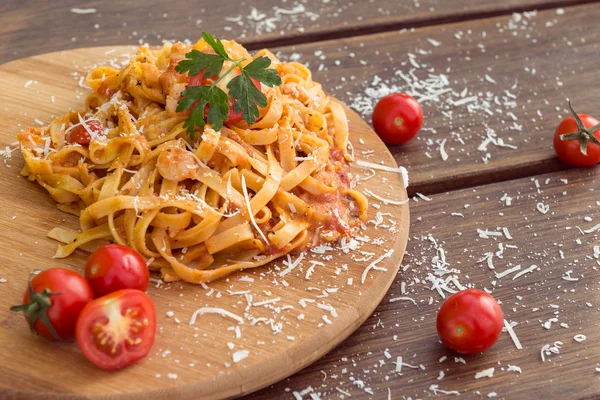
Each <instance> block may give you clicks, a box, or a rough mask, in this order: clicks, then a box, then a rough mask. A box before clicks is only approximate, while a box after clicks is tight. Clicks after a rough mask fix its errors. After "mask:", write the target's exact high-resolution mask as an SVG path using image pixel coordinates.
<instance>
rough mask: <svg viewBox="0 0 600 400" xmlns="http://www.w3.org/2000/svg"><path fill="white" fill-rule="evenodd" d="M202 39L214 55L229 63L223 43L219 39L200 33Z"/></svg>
mask: <svg viewBox="0 0 600 400" xmlns="http://www.w3.org/2000/svg"><path fill="white" fill-rule="evenodd" d="M202 39H204V41H205V42H206V43H208V45H209V46H210V47H212V49H213V50H214V51H215V53H217V54H218V55H220V56H221V57H223V59H225V60H230V61H231V58H229V55H228V54H227V52H226V51H225V47H224V46H223V42H221V41H220V40H219V39H215V38H214V37H213V36H212V35H211V34H210V33H206V32H202Z"/></svg>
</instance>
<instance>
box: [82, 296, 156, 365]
mask: <svg viewBox="0 0 600 400" xmlns="http://www.w3.org/2000/svg"><path fill="white" fill-rule="evenodd" d="M155 333H156V311H155V309H154V304H153V303H152V300H151V299H150V297H148V295H146V294H145V293H144V292H142V291H139V290H135V289H124V290H119V291H118V292H113V293H111V294H109V295H107V296H104V297H100V298H98V299H96V300H94V301H92V302H91V303H89V304H88V305H87V306H86V307H85V308H84V309H83V311H82V312H81V314H80V316H79V319H78V320H77V331H76V337H77V343H78V344H79V347H80V348H81V351H82V352H83V354H84V355H85V356H86V357H87V359H88V360H90V361H91V362H93V363H94V364H96V365H97V366H99V367H100V368H103V369H119V368H122V367H124V366H126V365H129V364H132V363H134V362H136V361H138V360H140V359H142V358H144V357H146V355H147V354H148V353H149V352H150V349H151V348H152V344H153V343H154V335H155Z"/></svg>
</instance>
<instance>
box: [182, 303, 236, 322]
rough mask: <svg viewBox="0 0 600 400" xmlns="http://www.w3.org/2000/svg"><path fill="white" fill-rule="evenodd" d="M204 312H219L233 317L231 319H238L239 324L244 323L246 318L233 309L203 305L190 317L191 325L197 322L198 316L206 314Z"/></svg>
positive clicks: (224, 315)
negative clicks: (236, 313)
mask: <svg viewBox="0 0 600 400" xmlns="http://www.w3.org/2000/svg"><path fill="white" fill-rule="evenodd" d="M204 314H218V315H221V316H223V317H228V318H231V319H233V320H235V321H237V322H238V323H239V324H243V323H244V319H243V318H242V317H240V316H238V315H235V314H234V313H232V312H231V311H227V310H225V309H223V308H219V307H202V308H199V309H197V310H196V311H194V314H192V318H191V319H190V325H194V323H195V322H196V318H198V316H199V315H204Z"/></svg>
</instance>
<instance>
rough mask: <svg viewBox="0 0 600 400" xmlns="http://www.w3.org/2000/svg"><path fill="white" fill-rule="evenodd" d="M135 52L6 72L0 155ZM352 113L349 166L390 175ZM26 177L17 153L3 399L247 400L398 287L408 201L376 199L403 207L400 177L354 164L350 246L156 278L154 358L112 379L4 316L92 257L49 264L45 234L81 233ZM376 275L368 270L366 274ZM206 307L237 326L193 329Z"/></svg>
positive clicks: (384, 156) (9, 196) (1, 363)
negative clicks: (364, 201)
mask: <svg viewBox="0 0 600 400" xmlns="http://www.w3.org/2000/svg"><path fill="white" fill-rule="evenodd" d="M134 53H135V49H133V48H131V47H115V48H112V47H97V48H88V49H79V50H72V51H64V52H57V53H51V54H44V55H40V56H36V57H31V58H27V59H23V60H17V61H13V62H11V63H8V64H5V65H2V66H0V91H1V92H2V97H1V98H0V146H1V147H0V149H4V148H5V146H11V143H13V145H12V146H11V148H16V146H15V145H14V142H15V140H16V139H15V135H16V134H17V133H18V132H19V131H20V130H21V129H23V128H25V127H27V126H36V125H38V124H47V123H48V122H50V120H51V118H52V116H56V115H62V114H63V113H65V112H66V111H68V110H70V109H78V108H82V106H83V102H84V100H85V97H86V95H87V94H88V93H89V89H88V88H85V87H84V84H83V78H82V77H83V76H85V74H86V72H87V71H88V70H89V69H90V68H91V67H92V66H93V65H96V64H106V63H111V64H112V65H119V66H121V65H122V63H124V62H126V61H127V60H128V59H129V58H130V56H131V55H132V54H134ZM346 111H347V113H348V118H349V123H350V127H351V141H352V143H353V144H354V149H355V154H356V158H357V159H360V160H363V161H368V162H372V163H377V164H385V165H387V166H392V167H395V166H396V164H395V162H394V159H393V158H392V156H391V155H390V153H389V152H388V150H387V148H386V147H385V145H384V144H383V143H382V142H381V141H380V140H379V138H378V137H377V136H376V135H375V133H373V131H372V130H371V129H370V128H369V126H368V125H367V124H366V123H365V122H364V121H362V120H361V118H360V117H359V116H358V115H357V114H355V113H354V112H352V111H351V110H349V109H347V110H346ZM22 166H23V159H22V156H21V153H20V151H19V150H18V149H17V150H15V151H13V152H12V155H11V156H10V157H5V158H2V157H0V238H1V239H2V250H1V251H0V343H2V350H1V352H0V353H1V354H2V356H0V398H2V399H6V398H10V399H29V400H32V399H52V398H61V399H63V398H78V399H79V398H111V399H113V398H114V399H149V398H177V399H194V400H195V399H216V398H231V397H236V396H240V395H242V394H246V393H250V392H252V391H255V390H257V389H260V388H262V387H265V386H267V385H269V384H271V383H274V382H276V381H278V380H281V379H283V378H285V377H287V376H289V375H291V374H293V373H294V372H296V371H298V370H299V369H301V368H303V367H305V366H306V365H308V364H310V363H312V362H313V361H315V360H317V359H318V358H319V357H321V356H323V355H324V354H325V353H327V352H328V351H330V350H331V349H332V348H334V347H335V346H336V345H338V344H339V343H340V342H342V341H343V340H344V339H345V338H346V337H348V336H349V335H350V334H351V333H352V332H353V331H354V330H355V329H356V328H358V327H359V326H360V325H361V324H362V323H363V322H364V321H365V319H366V318H367V317H368V316H369V314H371V312H372V311H373V310H374V309H375V307H376V306H377V305H378V304H379V302H380V301H381V299H382V298H383V296H384V295H385V293H386V291H387V290H388V288H389V287H390V285H391V284H392V282H393V280H394V278H395V277H396V274H397V272H398V268H399V265H400V263H401V261H402V257H403V255H404V250H405V248H406V243H407V238H408V228H409V211H408V204H403V205H394V204H384V202H383V201H381V200H378V199H376V198H375V197H373V194H374V195H375V196H380V197H382V198H386V199H390V200H394V201H396V202H397V201H402V200H406V199H407V194H406V190H405V189H404V186H403V183H402V179H401V176H400V174H398V173H397V172H388V171H381V170H378V171H376V173H375V171H374V170H371V169H369V168H364V167H359V166H357V165H356V164H353V165H352V172H353V173H354V174H358V175H359V176H360V177H361V178H362V179H363V180H361V181H360V182H359V185H358V190H361V191H362V192H364V193H366V194H368V197H369V201H370V202H371V204H372V206H371V207H370V212H369V219H370V220H371V221H370V222H369V223H368V224H367V229H365V230H364V231H363V232H362V233H361V236H360V237H358V238H357V240H353V241H349V242H346V244H345V246H346V247H345V250H341V249H337V248H336V249H325V250H324V252H321V253H322V254H318V253H315V252H312V251H309V252H306V254H305V256H304V258H303V260H302V261H301V262H300V264H298V266H296V267H295V268H294V269H293V270H292V271H287V269H288V265H285V264H284V262H283V261H284V260H278V261H277V262H275V263H272V264H270V265H267V266H265V267H262V268H257V269H255V270H252V271H242V272H240V273H237V274H234V275H231V276H230V277H229V278H226V279H223V280H220V281H218V282H214V283H210V284H208V285H206V286H204V287H202V286H196V285H190V284H185V283H172V284H160V283H156V280H154V284H153V285H152V286H151V288H150V289H149V290H148V292H149V294H150V296H151V297H152V299H153V300H154V303H155V305H156V311H157V324H158V330H157V334H156V341H155V343H154V347H153V348H152V351H151V353H150V355H149V356H148V357H147V358H145V359H144V360H142V361H140V362H139V363H137V364H135V365H133V366H130V367H128V368H125V369H123V370H121V371H112V372H107V371H103V370H101V369H99V368H97V367H95V366H94V365H92V364H91V363H90V362H88V361H87V360H86V359H85V357H84V356H83V355H82V354H81V352H80V351H79V349H78V347H77V345H76V344H75V343H55V342H50V341H48V340H44V339H42V338H39V337H35V336H33V335H31V334H30V333H29V329H28V327H27V325H26V324H25V322H24V321H23V317H22V315H19V314H17V313H13V312H10V311H9V306H11V305H14V304H19V303H20V302H21V300H22V296H23V292H24V289H25V287H26V282H27V279H28V276H29V274H30V273H31V271H32V270H35V269H46V268H50V267H69V268H72V269H74V270H76V271H80V272H81V271H82V269H83V266H84V265H85V257H86V255H85V254H84V253H83V252H78V253H77V254H75V255H73V256H71V257H69V258H67V259H63V260H58V259H53V258H52V255H53V254H54V252H55V250H56V246H57V243H56V242H54V241H52V240H51V239H48V238H47V237H46V234H47V233H48V231H50V229H52V228H53V227H56V226H62V227H66V228H70V229H77V228H78V221H77V218H75V217H73V216H71V215H67V214H64V213H62V212H60V211H59V210H58V209H57V208H56V206H55V204H54V201H53V200H52V199H51V198H50V197H49V196H48V195H47V193H46V191H45V190H44V189H42V188H41V187H40V186H38V185H37V184H35V183H32V182H28V181H27V180H26V179H24V178H22V177H21V176H20V175H19V171H20V169H21V168H22ZM369 192H370V193H369ZM376 207H378V208H376ZM339 246H341V244H340V245H338V247H339ZM296 258H297V257H296V256H294V257H292V261H295V260H296ZM312 261H317V262H318V263H313V262H312ZM370 264H372V265H371V266H374V267H375V268H370V269H369V271H368V272H367V273H366V274H365V273H364V271H365V269H366V268H368V267H369V266H370ZM155 278H158V276H155ZM363 281H364V282H363ZM201 307H220V308H223V309H225V310H228V311H229V312H231V313H233V314H235V315H237V316H239V317H241V318H243V319H244V323H243V324H238V322H236V321H235V320H234V319H231V318H227V317H223V316H220V315H216V314H205V315H200V316H198V318H197V319H196V321H195V324H193V325H190V320H191V317H192V314H193V313H194V311H195V310H197V309H199V308H201ZM245 354H247V357H245V358H243V355H245ZM234 355H235V357H234ZM234 358H235V361H234ZM236 361H237V362H236Z"/></svg>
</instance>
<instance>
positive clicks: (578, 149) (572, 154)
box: [554, 102, 600, 167]
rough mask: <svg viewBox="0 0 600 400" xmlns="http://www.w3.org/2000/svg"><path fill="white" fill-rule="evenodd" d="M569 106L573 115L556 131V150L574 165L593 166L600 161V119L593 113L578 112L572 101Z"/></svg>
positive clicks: (563, 121)
mask: <svg viewBox="0 0 600 400" xmlns="http://www.w3.org/2000/svg"><path fill="white" fill-rule="evenodd" d="M569 108H570V110H571V115H570V116H568V117H566V118H565V119H563V120H562V121H561V123H560V124H559V125H558V128H556V132H554V151H555V153H556V155H557V156H558V158H560V159H561V160H562V161H563V162H564V163H566V164H569V165H571V166H573V167H593V166H594V165H596V164H598V163H599V162H600V145H599V143H600V130H599V129H598V128H600V125H598V124H600V121H598V120H597V119H596V118H594V117H592V116H591V115H587V114H576V113H575V111H573V108H572V107H571V103H570V102H569ZM590 128H591V129H590ZM582 149H583V150H584V151H585V153H586V154H584V152H583V151H582Z"/></svg>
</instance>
